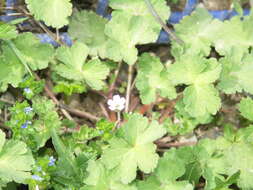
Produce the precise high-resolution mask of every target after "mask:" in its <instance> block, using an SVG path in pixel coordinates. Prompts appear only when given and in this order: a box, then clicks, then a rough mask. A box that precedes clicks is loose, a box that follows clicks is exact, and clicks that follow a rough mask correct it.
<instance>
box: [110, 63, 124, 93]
mask: <svg viewBox="0 0 253 190" xmlns="http://www.w3.org/2000/svg"><path fill="white" fill-rule="evenodd" d="M121 64H122V63H121V62H119V64H118V68H117V69H116V70H115V73H114V74H115V79H114V81H113V83H112V84H111V86H110V88H109V93H108V94H109V97H110V96H111V95H112V93H113V90H114V88H115V85H116V82H117V78H118V75H119V71H120V68H121Z"/></svg>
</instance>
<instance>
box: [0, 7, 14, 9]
mask: <svg viewBox="0 0 253 190" xmlns="http://www.w3.org/2000/svg"><path fill="white" fill-rule="evenodd" d="M0 9H6V10H15V9H16V8H15V7H0Z"/></svg>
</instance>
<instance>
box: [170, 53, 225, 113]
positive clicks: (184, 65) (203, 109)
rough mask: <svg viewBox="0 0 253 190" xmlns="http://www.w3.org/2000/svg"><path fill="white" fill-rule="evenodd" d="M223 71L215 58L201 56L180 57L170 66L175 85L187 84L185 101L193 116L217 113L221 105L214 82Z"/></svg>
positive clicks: (186, 108) (187, 109)
mask: <svg viewBox="0 0 253 190" xmlns="http://www.w3.org/2000/svg"><path fill="white" fill-rule="evenodd" d="M220 72H221V65H220V64H219V63H217V61H216V60H215V59H213V58H211V59H205V58H203V57H200V56H191V57H189V56H187V55H184V56H182V57H180V59H179V60H177V61H176V62H175V63H174V64H173V65H170V66H169V67H168V73H169V77H170V78H171V81H172V83H173V84H174V85H179V84H185V85H188V87H187V88H186V89H185V90H184V93H183V94H184V98H183V102H184V105H185V110H186V111H187V112H188V113H189V114H190V115H191V116H192V117H201V116H204V115H208V114H216V112H217V111H218V109H219V108H220V106H221V100H220V98H219V93H218V90H217V89H216V88H215V87H214V85H213V84H212V83H214V82H215V81H216V80H217V79H218V78H219V74H220Z"/></svg>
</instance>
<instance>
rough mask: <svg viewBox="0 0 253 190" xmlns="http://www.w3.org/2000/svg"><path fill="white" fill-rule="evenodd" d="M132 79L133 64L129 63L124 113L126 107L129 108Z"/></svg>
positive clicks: (126, 109) (126, 110)
mask: <svg viewBox="0 0 253 190" xmlns="http://www.w3.org/2000/svg"><path fill="white" fill-rule="evenodd" d="M132 79H133V65H129V68H128V80H127V91H126V106H125V112H126V113H127V112H128V108H129V102H130V94H131V85H132Z"/></svg>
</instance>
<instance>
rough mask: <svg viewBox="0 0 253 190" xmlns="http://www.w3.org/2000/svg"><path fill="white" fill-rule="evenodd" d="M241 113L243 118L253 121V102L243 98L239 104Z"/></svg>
mask: <svg viewBox="0 0 253 190" xmlns="http://www.w3.org/2000/svg"><path fill="white" fill-rule="evenodd" d="M239 111H240V112H241V115H242V116H243V117H245V118H246V119H248V120H250V121H253V100H252V99H251V98H249V97H247V98H243V99H242V100H241V101H240V104H239Z"/></svg>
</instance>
